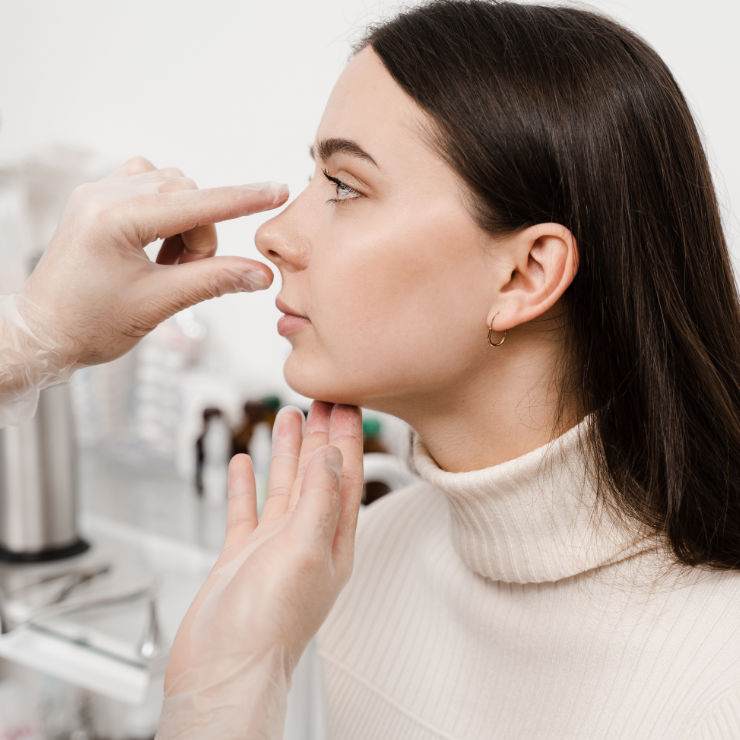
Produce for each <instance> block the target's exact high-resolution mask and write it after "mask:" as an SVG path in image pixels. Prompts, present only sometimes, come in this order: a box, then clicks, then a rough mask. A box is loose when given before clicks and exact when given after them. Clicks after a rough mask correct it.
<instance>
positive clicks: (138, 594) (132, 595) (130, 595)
mask: <svg viewBox="0 0 740 740" xmlns="http://www.w3.org/2000/svg"><path fill="white" fill-rule="evenodd" d="M151 593H152V587H151V586H139V587H137V588H134V589H131V590H129V591H124V592H123V593H118V594H116V593H112V594H103V595H99V596H88V597H86V598H84V599H75V600H74V601H72V600H70V601H64V602H62V603H61V604H54V605H52V606H47V607H43V608H42V609H39V610H38V611H36V612H34V613H33V614H31V615H30V616H28V617H26V618H25V619H22V620H21V621H19V622H13V621H11V620H10V619H9V618H8V614H7V612H6V609H5V607H4V606H3V605H2V602H0V634H3V635H7V634H8V632H12V631H13V630H15V629H18V628H19V627H25V626H27V625H32V624H35V623H37V622H41V621H42V620H44V619H48V618H49V617H58V616H61V615H64V614H74V613H75V612H80V611H84V610H85V609H94V608H99V607H105V606H116V605H118V604H123V603H126V602H128V601H134V600H136V599H143V598H144V597H147V598H152V596H151Z"/></svg>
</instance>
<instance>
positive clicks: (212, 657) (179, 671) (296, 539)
mask: <svg viewBox="0 0 740 740" xmlns="http://www.w3.org/2000/svg"><path fill="white" fill-rule="evenodd" d="M302 420H303V416H302V414H301V413H300V411H299V410H298V409H294V408H290V407H286V408H284V409H282V410H281V411H280V413H279V414H278V417H277V420H276V422H275V431H274V435H273V460H272V468H271V470H270V479H269V486H268V497H267V500H266V502H265V506H264V509H263V512H262V516H261V518H260V520H259V523H258V521H257V505H256V496H255V485H254V474H253V472H252V467H251V463H250V460H249V458H248V457H247V456H246V455H237V456H235V457H234V458H233V459H232V461H231V464H230V466H229V502H228V521H227V532H226V539H225V542H224V546H223V550H222V551H221V554H220V556H219V558H218V561H217V562H216V564H215V565H214V567H213V570H212V571H211V573H210V574H209V576H208V579H207V580H206V582H205V584H204V585H203V587H202V588H201V590H200V592H199V593H198V595H197V596H196V598H195V600H194V601H193V603H192V605H191V607H190V609H189V610H188V612H187V614H186V615H185V618H184V619H183V621H182V623H181V625H180V628H179V630H178V632H177V636H176V637H175V641H174V644H173V647H172V651H171V653H170V659H169V662H168V665H167V676H166V679H165V700H164V705H163V709H162V715H161V718H160V724H159V730H158V732H157V739H158V740H172V739H173V738H198V739H199V740H210V739H211V738H213V740H222V739H223V738H249V740H263V739H264V740H279V739H280V738H282V733H283V724H284V720H285V711H286V699H287V694H288V690H289V688H290V683H291V677H292V672H293V669H294V667H295V665H296V663H297V662H298V659H299V658H300V656H301V653H302V652H303V651H304V649H305V648H306V646H307V645H308V643H309V641H310V640H311V638H312V636H313V635H314V634H315V633H316V632H317V631H318V628H319V627H320V626H321V624H322V622H323V621H324V619H325V618H326V616H327V615H328V613H329V610H330V609H331V607H332V605H333V604H334V602H335V600H336V598H337V596H338V595H339V592H340V591H341V589H342V587H343V586H344V585H345V583H346V582H347V580H348V579H349V576H350V574H351V572H352V562H353V557H354V537H355V530H356V526H357V515H358V511H359V507H360V499H361V497H362V419H361V416H360V413H359V410H358V409H357V408H355V407H351V406H331V405H330V404H326V403H321V402H314V404H313V405H312V407H311V410H310V411H309V415H308V419H307V421H306V429H305V434H303V433H302Z"/></svg>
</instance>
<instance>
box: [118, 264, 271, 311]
mask: <svg viewBox="0 0 740 740" xmlns="http://www.w3.org/2000/svg"><path fill="white" fill-rule="evenodd" d="M272 279H273V275H272V272H271V271H270V268H269V267H267V265H263V264H262V263H261V262H257V261H255V260H250V259H246V258H245V257H210V258H209V259H203V260H198V261H196V262H188V263H187V264H184V265H174V266H167V265H160V266H158V267H157V269H156V271H155V272H153V273H151V274H150V275H149V276H147V277H146V278H145V279H143V280H142V281H141V282H140V284H139V286H138V287H137V288H136V295H135V296H132V298H134V299H135V300H136V302H137V305H138V306H139V309H140V311H141V314H142V319H146V321H147V323H151V325H152V326H156V325H157V324H158V323H160V322H162V321H164V320H165V319H168V318H169V317H170V316H172V315H174V314H176V313H177V312H178V311H182V310H183V309H184V308H188V306H194V305H195V304H196V303H200V302H201V301H205V300H208V299H209V298H216V297H218V296H221V295H224V294H225V293H239V292H252V291H255V290H264V289H265V288H267V287H269V285H270V284H271V283H272ZM145 314H146V316H145ZM152 322H153V323H152Z"/></svg>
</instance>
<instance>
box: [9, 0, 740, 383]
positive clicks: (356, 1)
mask: <svg viewBox="0 0 740 740" xmlns="http://www.w3.org/2000/svg"><path fill="white" fill-rule="evenodd" d="M400 5H401V4H400V3H398V2H391V1H390V0H383V1H377V2H370V0H320V1H319V2H306V1H305V0H282V2H281V1H280V0H277V1H276V2H264V1H263V2H255V1H254V0H210V2H208V3H205V2H194V1H192V0H190V1H186V0H159V1H158V0H128V1H127V2H125V3H122V2H111V1H107V2H106V1H104V0H66V1H65V2H59V1H57V0H0V116H1V120H0V161H8V160H14V159H16V158H17V157H19V156H21V155H23V154H26V153H29V152H32V151H34V150H37V149H38V148H40V147H44V146H48V145H50V144H52V143H54V142H64V143H71V144H75V145H79V146H83V147H87V148H91V149H93V150H96V151H98V152H101V153H102V154H103V155H104V156H105V157H106V158H107V159H109V160H110V161H111V162H112V163H118V162H122V161H124V160H125V159H127V158H128V157H130V156H132V155H134V154H142V155H144V156H146V157H148V158H149V159H150V160H151V161H152V162H154V163H155V164H156V165H157V166H162V167H163V166H177V167H180V168H182V169H183V170H184V171H185V172H186V174H188V175H189V176H191V177H193V178H194V179H195V180H196V182H198V184H199V185H200V186H202V187H208V186H215V185H221V184H231V183H239V182H250V181H258V180H267V179H269V180H282V181H285V182H288V183H289V184H290V186H291V191H292V193H293V194H297V193H298V192H299V191H300V190H301V189H302V188H303V186H304V185H305V183H306V179H307V177H308V175H309V173H310V171H311V164H310V160H309V157H308V154H307V150H308V145H309V143H310V142H311V141H312V139H313V134H314V131H315V127H316V125H317V124H318V121H319V118H320V115H321V111H322V109H323V105H324V102H325V100H326V98H327V96H328V93H329V91H330V89H331V86H332V84H333V82H334V80H335V78H336V77H337V75H338V74H339V72H340V71H341V69H342V67H343V65H344V63H345V61H346V59H347V57H348V54H349V48H350V43H351V41H352V40H353V39H356V38H357V37H358V36H359V35H360V34H361V33H362V29H363V27H364V26H365V24H366V23H368V22H371V21H374V20H377V19H378V18H380V17H381V16H383V15H384V14H385V15H387V14H389V13H391V12H392V11H393V10H394V9H396V8H398V7H400ZM582 6H584V7H593V8H596V9H600V10H602V11H605V12H607V13H609V14H611V15H613V16H614V17H615V18H617V19H618V20H620V21H622V22H623V23H625V24H626V25H628V26H630V27H631V28H633V29H635V30H637V31H638V32H639V33H640V34H641V35H642V36H644V37H645V38H646V39H647V40H648V41H649V42H650V43H652V44H653V45H654V46H655V47H656V49H657V50H658V52H659V53H660V54H661V55H662V56H663V58H664V59H665V60H666V61H667V63H668V64H669V66H670V67H671V69H672V70H673V72H674V73H675V75H676V77H677V78H678V80H679V83H680V84H681V85H682V87H683V90H684V92H685V94H686V95H687V97H688V99H689V101H690V103H691V104H692V107H693V109H694V111H695V113H696V116H697V118H698V121H699V123H700V126H701V128H702V130H703V132H704V135H705V141H706V144H707V148H708V151H709V155H710V160H711V162H712V166H713V170H714V175H715V179H716V182H717V187H718V191H719V196H720V200H721V202H722V206H723V214H724V217H725V224H726V228H727V232H728V236H729V238H730V243H731V245H732V248H733V252H734V255H735V261H736V264H738V262H739V261H740V260H739V257H738V255H739V252H740V221H739V219H738V213H739V212H740V143H739V142H738V136H737V132H738V113H740V105H739V104H738V90H740V50H739V49H740V47H739V46H738V44H737V43H736V28H737V23H738V20H739V19H740V11H738V10H737V9H736V4H735V3H730V2H727V0H704V1H703V2H701V3H697V2H695V0H691V1H690V2H689V1H688V0H680V1H678V0H621V1H618V0H598V1H596V2H592V3H588V4H587V3H582ZM264 218H265V217H264V216H261V215H260V216H254V217H251V218H250V219H246V220H241V221H239V222H236V223H229V224H223V225H221V226H220V227H219V237H220V243H221V250H222V251H223V252H225V253H234V254H242V255H247V256H257V252H256V249H255V247H254V243H253V235H254V231H255V229H256V228H257V226H258V225H259V224H260V223H261V222H262V220H264ZM278 289H279V280H277V281H276V283H275V285H274V286H273V287H272V288H271V289H270V290H269V291H268V292H267V293H266V294H260V295H252V296H248V295H247V296H245V295H241V296H229V297H225V298H222V299H218V300H216V301H211V302H209V304H207V306H205V307H204V311H205V313H206V314H207V316H208V317H209V319H210V320H211V321H212V322H214V323H215V324H216V327H217V328H216V332H217V334H218V336H219V337H220V339H221V340H222V342H221V344H222V346H223V365H224V367H229V368H231V369H232V371H233V372H234V373H235V374H236V375H237V376H238V377H240V378H241V379H242V380H243V382H244V384H245V385H246V386H249V387H250V388H253V389H254V390H255V392H256V393H259V392H262V391H267V390H278V391H282V392H283V393H284V395H285V396H286V397H288V398H290V397H291V395H290V394H289V393H288V392H287V388H286V387H285V386H284V384H283V381H282V379H281V378H282V370H281V369H282V363H283V360H284V358H285V357H286V356H287V352H288V347H289V345H288V343H287V342H286V341H285V340H284V339H282V338H281V337H279V336H278V335H277V334H276V332H275V322H276V320H277V318H278V312H277V310H276V309H275V307H274V304H273V302H274V298H275V295H276V294H277V292H278Z"/></svg>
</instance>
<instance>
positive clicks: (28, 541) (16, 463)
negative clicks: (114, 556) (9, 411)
mask: <svg viewBox="0 0 740 740" xmlns="http://www.w3.org/2000/svg"><path fill="white" fill-rule="evenodd" d="M87 547H88V545H87V543H86V542H85V541H84V540H83V539H82V538H80V536H79V534H78V531H77V445H76V442H75V433H74V421H73V415H72V404H71V399H70V393H69V386H68V385H67V384H66V383H62V384H60V385H56V386H52V387H50V388H46V389H45V390H43V391H41V394H40V396H39V404H38V408H37V410H36V414H35V415H34V416H33V417H32V418H31V419H28V420H27V421H25V422H23V423H22V424H19V425H17V426H9V427H5V428H3V429H0V560H6V561H7V560H10V561H15V562H23V561H26V562H37V561H44V560H53V559H58V558H64V557H69V556H72V555H75V554H77V553H80V552H83V551H84V550H86V549H87Z"/></svg>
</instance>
